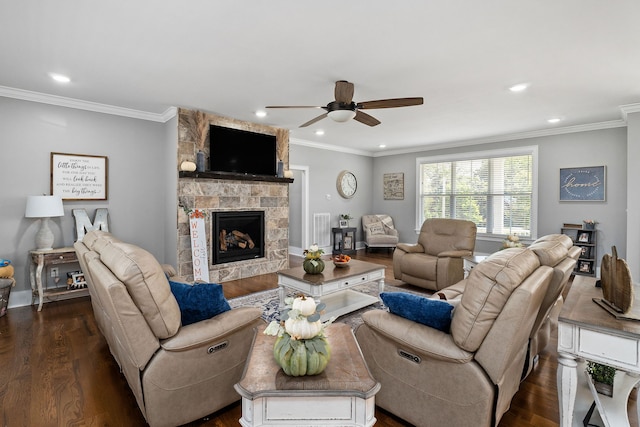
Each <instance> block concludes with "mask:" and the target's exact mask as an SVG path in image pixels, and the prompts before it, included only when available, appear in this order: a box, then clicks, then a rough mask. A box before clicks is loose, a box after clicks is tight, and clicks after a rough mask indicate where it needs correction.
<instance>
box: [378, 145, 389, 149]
mask: <svg viewBox="0 0 640 427" xmlns="http://www.w3.org/2000/svg"><path fill="white" fill-rule="evenodd" d="M386 147H387V146H386V145H385V144H380V145H378V148H386Z"/></svg>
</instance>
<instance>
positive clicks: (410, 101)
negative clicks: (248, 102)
mask: <svg viewBox="0 0 640 427" xmlns="http://www.w3.org/2000/svg"><path fill="white" fill-rule="evenodd" d="M353 91H354V87H353V83H350V82H348V81H346V80H338V81H337V82H336V86H335V90H334V96H335V100H334V101H331V102H330V103H328V104H327V105H326V106H324V107H321V106H310V105H299V106H294V105H270V106H267V107H265V108H322V109H323V110H326V111H327V112H326V113H324V114H321V115H319V116H318V117H315V118H313V119H311V120H309V121H308V122H306V123H303V124H302V125H300V127H301V128H303V127H307V126H310V125H312V124H314V123H316V122H318V121H320V120H322V119H324V118H325V117H327V116H328V117H330V118H331V119H332V120H334V121H336V122H340V123H344V122H348V121H349V120H351V119H355V120H356V121H358V122H360V123H363V124H365V125H367V126H376V125H379V124H380V121H379V120H378V119H376V118H375V117H373V116H370V115H369V114H366V113H364V112H362V111H361V110H367V109H370V110H371V109H375V108H396V107H410V106H414V105H422V104H423V103H424V99H423V98H422V97H414V98H393V99H379V100H376V101H366V102H358V103H356V102H353Z"/></svg>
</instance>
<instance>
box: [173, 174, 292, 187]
mask: <svg viewBox="0 0 640 427" xmlns="http://www.w3.org/2000/svg"><path fill="white" fill-rule="evenodd" d="M178 176H179V177H180V178H196V179H227V180H236V181H266V182H281V183H284V184H291V183H292V182H293V178H278V177H277V176H268V175H249V174H240V173H227V172H211V171H209V172H186V171H180V174H179V175H178Z"/></svg>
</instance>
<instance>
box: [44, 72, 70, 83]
mask: <svg viewBox="0 0 640 427" xmlns="http://www.w3.org/2000/svg"><path fill="white" fill-rule="evenodd" d="M49 75H50V76H51V78H52V79H53V80H55V81H57V82H58V83H69V82H70V81H71V79H70V78H69V77H67V76H63V75H62V74H55V73H51V74H49Z"/></svg>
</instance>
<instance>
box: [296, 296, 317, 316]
mask: <svg viewBox="0 0 640 427" xmlns="http://www.w3.org/2000/svg"><path fill="white" fill-rule="evenodd" d="M291 308H292V309H293V310H298V311H299V312H300V314H301V315H303V316H311V315H312V314H313V313H315V312H316V302H315V301H314V300H313V298H311V297H305V296H299V297H296V298H295V299H294V300H293V304H292V305H291Z"/></svg>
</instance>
